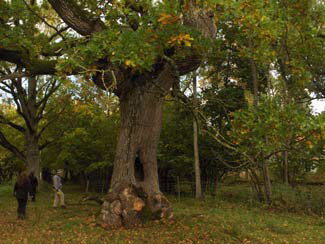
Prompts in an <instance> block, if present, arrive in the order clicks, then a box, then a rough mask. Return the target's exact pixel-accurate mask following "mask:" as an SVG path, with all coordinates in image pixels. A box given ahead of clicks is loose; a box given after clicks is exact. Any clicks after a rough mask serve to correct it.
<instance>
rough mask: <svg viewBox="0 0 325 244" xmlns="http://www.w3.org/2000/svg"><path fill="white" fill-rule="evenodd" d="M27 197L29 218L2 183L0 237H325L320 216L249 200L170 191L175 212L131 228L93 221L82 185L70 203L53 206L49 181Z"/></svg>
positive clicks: (69, 192) (69, 193)
mask: <svg viewBox="0 0 325 244" xmlns="http://www.w3.org/2000/svg"><path fill="white" fill-rule="evenodd" d="M43 189H47V190H43V191H41V192H40V193H39V194H38V195H37V202H35V203H32V202H29V203H28V206H27V220H24V221H22V220H17V216H16V207H17V203H16V200H15V198H14V197H13V196H12V189H11V186H0V196H1V198H0V209H1V210H0V226H1V228H0V237H1V238H0V243H1V244H2V243H122V244H123V243H306V244H312V243H325V231H324V230H325V229H324V226H325V224H324V223H325V220H324V219H322V218H321V217H319V216H310V215H303V214H295V213H290V212H286V211H283V212H279V211H273V210H272V209H268V208H265V207H261V206H252V205H249V204H247V203H240V202H239V201H238V202H237V201H236V202H229V201H226V200H225V199H221V200H216V199H214V198H206V199H205V200H202V201H196V200H194V199H190V198H182V200H181V201H180V202H178V201H177V198H175V197H169V199H170V200H171V201H172V202H173V206H174V215H175V217H174V218H173V219H171V220H166V221H150V222H148V223H146V224H144V225H143V226H142V227H139V228H135V229H132V230H128V229H124V228H120V229H117V230H109V231H107V230H103V229H102V228H100V227H96V225H95V213H96V212H98V211H99V210H100V207H99V206H98V205H96V204H95V203H92V202H89V203H87V204H79V203H78V202H79V200H80V199H81V196H82V194H83V193H82V192H80V190H79V187H76V186H65V195H66V200H67V207H68V208H67V209H54V208H52V207H51V206H52V201H53V192H51V191H50V188H49V187H47V186H45V187H43Z"/></svg>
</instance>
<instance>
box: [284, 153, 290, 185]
mask: <svg viewBox="0 0 325 244" xmlns="http://www.w3.org/2000/svg"><path fill="white" fill-rule="evenodd" d="M283 183H284V184H286V185H289V170H288V151H287V150H285V151H284V152H283Z"/></svg>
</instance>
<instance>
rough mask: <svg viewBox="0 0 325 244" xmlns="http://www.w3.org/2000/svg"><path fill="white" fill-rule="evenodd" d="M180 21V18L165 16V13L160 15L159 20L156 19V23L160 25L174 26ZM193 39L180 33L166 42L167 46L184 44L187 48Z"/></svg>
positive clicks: (170, 15)
mask: <svg viewBox="0 0 325 244" xmlns="http://www.w3.org/2000/svg"><path fill="white" fill-rule="evenodd" d="M179 20H180V17H178V16H175V15H172V14H167V13H161V14H160V18H159V19H158V22H159V23H160V24H161V25H162V26H165V25H169V24H174V23H177V22H178V21H179ZM193 40H194V39H193V38H192V37H191V36H190V35H189V34H186V33H180V34H179V35H174V36H172V37H171V38H170V40H169V41H168V43H169V44H171V45H172V46H176V45H182V44H184V45H185V46H187V47H190V46H191V42H192V41H193Z"/></svg>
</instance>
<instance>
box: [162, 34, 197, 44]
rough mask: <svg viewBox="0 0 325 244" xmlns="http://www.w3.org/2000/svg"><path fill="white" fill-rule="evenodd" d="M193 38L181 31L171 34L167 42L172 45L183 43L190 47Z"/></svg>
mask: <svg viewBox="0 0 325 244" xmlns="http://www.w3.org/2000/svg"><path fill="white" fill-rule="evenodd" d="M193 40H194V38H192V37H191V36H190V35H189V34H185V33H181V34H179V35H177V36H172V37H171V38H170V41H169V42H168V43H169V44H171V45H172V46H175V45H181V44H184V45H185V46H187V47H190V46H191V41H193Z"/></svg>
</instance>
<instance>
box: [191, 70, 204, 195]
mask: <svg viewBox="0 0 325 244" xmlns="http://www.w3.org/2000/svg"><path fill="white" fill-rule="evenodd" d="M197 106H198V104H197V87H196V75H194V78H193V107H194V111H193V112H194V117H193V147H194V172H195V197H196V198H197V199H198V198H201V197H202V186H201V172H200V158H199V145H198V124H197Z"/></svg>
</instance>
